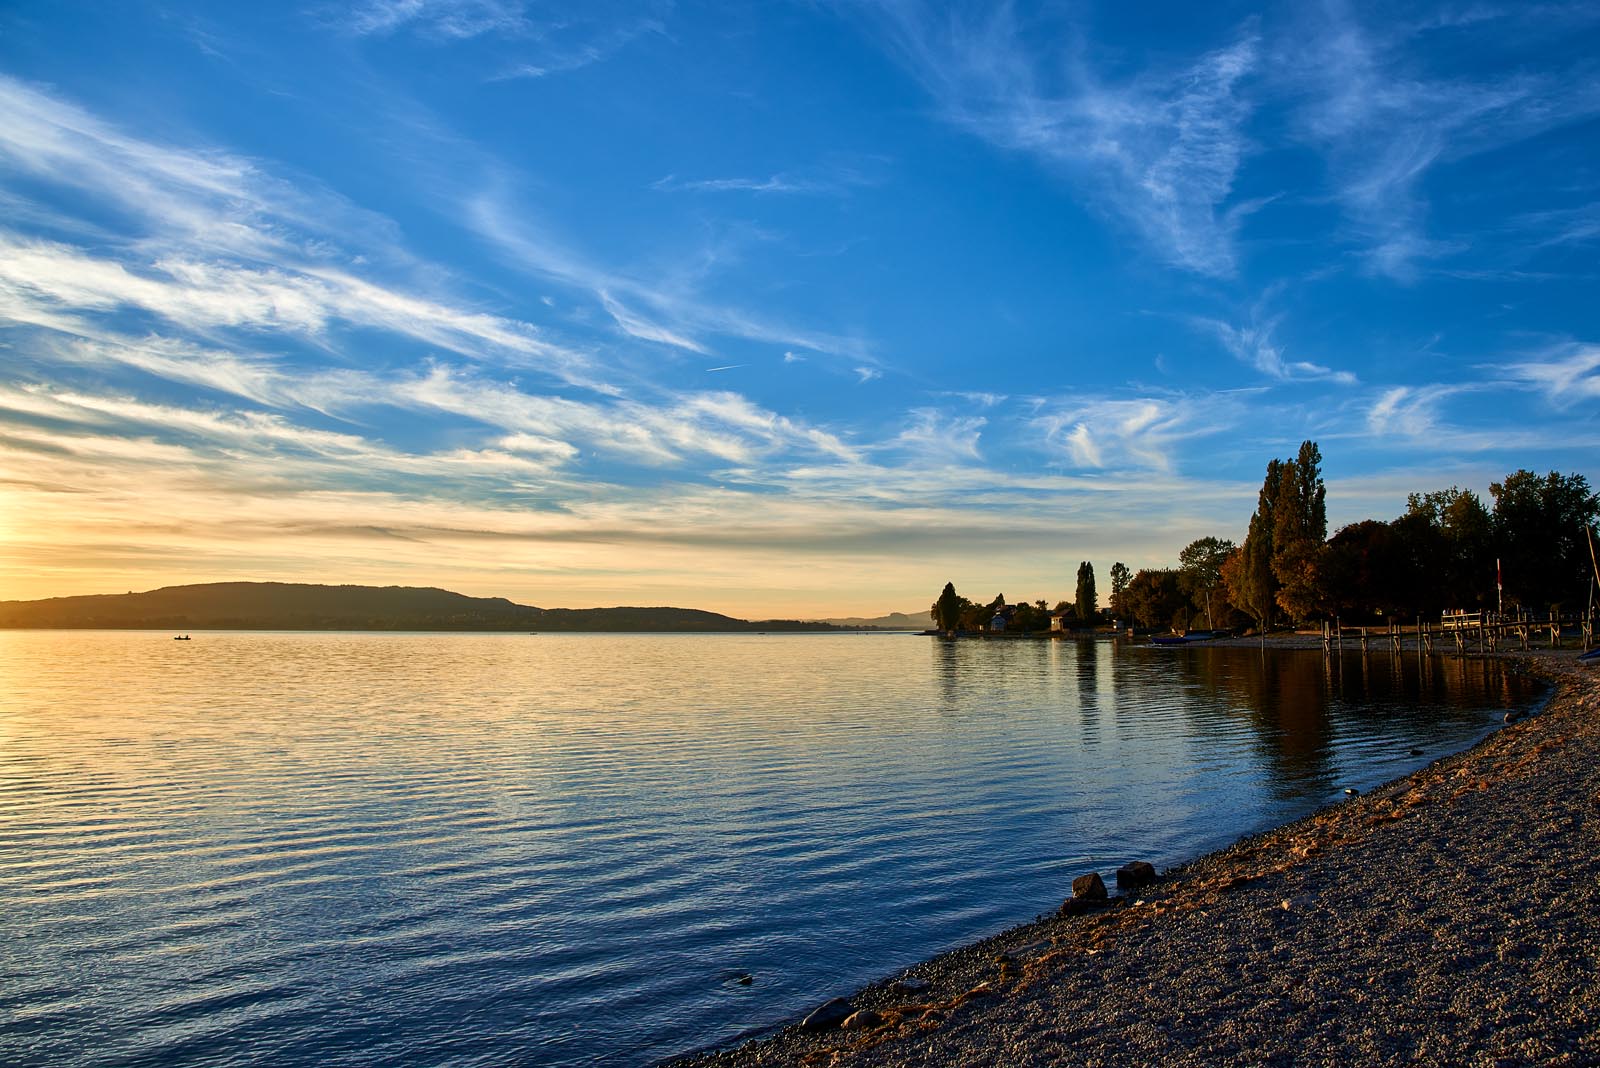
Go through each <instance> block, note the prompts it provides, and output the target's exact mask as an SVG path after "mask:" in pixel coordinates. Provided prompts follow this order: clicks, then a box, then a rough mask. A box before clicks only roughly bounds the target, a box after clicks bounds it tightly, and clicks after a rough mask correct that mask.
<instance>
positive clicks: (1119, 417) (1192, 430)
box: [1030, 394, 1240, 474]
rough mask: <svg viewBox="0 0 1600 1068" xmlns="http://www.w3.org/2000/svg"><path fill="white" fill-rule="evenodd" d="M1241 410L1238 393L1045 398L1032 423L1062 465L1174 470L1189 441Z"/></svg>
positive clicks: (1218, 429)
mask: <svg viewBox="0 0 1600 1068" xmlns="http://www.w3.org/2000/svg"><path fill="white" fill-rule="evenodd" d="M1239 411H1240V398H1239V396H1238V395H1237V394H1209V395H1206V396H1204V397H1191V396H1184V395H1173V396H1147V397H1134V398H1126V399H1124V398H1108V397H1100V398H1088V399H1080V398H1072V399H1065V398H1062V399H1046V400H1041V401H1040V402H1039V404H1038V410H1037V412H1036V413H1035V414H1034V416H1033V417H1032V419H1031V420H1030V426H1031V427H1032V428H1033V429H1034V430H1035V431H1036V432H1037V434H1038V435H1039V447H1040V448H1042V449H1043V450H1044V451H1046V452H1048V453H1050V454H1052V455H1053V456H1054V457H1056V462H1057V463H1059V464H1060V465H1062V466H1065V467H1072V468H1077V469H1079V470H1086V471H1118V470H1140V469H1142V470H1147V471H1158V472H1163V473H1167V474H1171V473H1175V472H1176V471H1178V470H1179V469H1180V467H1181V465H1180V463H1179V460H1180V459H1181V453H1182V450H1183V449H1184V447H1185V446H1186V445H1187V444H1188V443H1189V442H1192V441H1195V440H1198V439H1200V438H1204V437H1208V436H1211V435H1214V434H1220V433H1223V432H1225V431H1226V430H1228V429H1230V428H1232V427H1233V426H1235V425H1236V422H1237V418H1238V415H1239Z"/></svg>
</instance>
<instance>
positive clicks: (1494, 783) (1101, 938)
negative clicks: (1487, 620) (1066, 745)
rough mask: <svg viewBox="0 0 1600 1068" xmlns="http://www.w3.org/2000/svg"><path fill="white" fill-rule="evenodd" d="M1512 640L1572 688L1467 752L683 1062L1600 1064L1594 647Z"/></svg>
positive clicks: (1599, 731)
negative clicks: (814, 1020)
mask: <svg viewBox="0 0 1600 1068" xmlns="http://www.w3.org/2000/svg"><path fill="white" fill-rule="evenodd" d="M1274 644H1276V643H1274ZM1503 655H1506V656H1507V657H1508V658H1510V659H1512V660H1515V661H1517V662H1518V663H1520V664H1522V665H1525V666H1526V667H1527V669H1528V670H1530V671H1532V672H1535V673H1537V674H1539V675H1541V676H1543V677H1545V678H1548V679H1550V680H1551V681H1552V682H1554V683H1555V686H1556V689H1555V692H1554V694H1553V696H1552V698H1551V699H1550V701H1549V703H1548V704H1547V705H1546V706H1545V707H1544V708H1543V709H1542V710H1541V711H1540V712H1539V713H1538V714H1537V715H1535V716H1533V717H1531V718H1527V719H1524V720H1521V721H1520V722H1516V723H1513V724H1511V725H1509V726H1507V727H1506V728H1504V729H1503V730H1500V731H1497V732H1496V733H1494V734H1492V735H1491V736H1489V737H1488V738H1487V739H1485V740H1484V741H1483V742H1481V743H1480V744H1478V745H1477V746H1475V747H1474V748H1472V749H1470V750H1468V751H1467V752H1465V753H1461V754H1457V755H1455V756H1452V757H1447V758H1445V759H1443V760H1440V761H1438V762H1436V763H1434V764H1432V765H1430V766H1429V767H1427V768H1425V769H1423V770H1421V771H1419V772H1417V773H1416V774H1414V775H1411V776H1407V777H1406V778H1404V779H1400V780H1397V781H1396V782H1393V783H1390V784H1389V785H1387V786H1385V787H1382V788H1380V789H1378V790H1374V791H1372V792H1371V793H1369V794H1367V795H1365V796H1361V797H1356V798H1353V799H1351V800H1349V801H1346V802H1344V803H1341V804H1338V805H1335V806H1332V807H1330V808H1327V809H1324V810H1322V811H1321V812H1318V813H1316V814H1314V815H1312V816H1310V817H1308V818H1306V819H1304V820H1301V821H1299V822H1297V823H1293V824H1290V825H1288V826H1285V827H1281V828H1278V829H1276V830H1273V831H1269V832H1267V833H1265V834H1261V835H1257V836H1253V837H1250V838H1246V839H1242V840H1241V841H1239V842H1238V843H1236V844H1235V845H1233V846H1231V847H1229V848H1227V849H1224V850H1221V851H1219V852H1216V853H1212V854H1209V855H1207V856H1205V857H1202V858H1200V859H1199V860H1196V861H1194V862H1192V863H1189V864H1187V865H1184V866H1183V867H1181V868H1178V869H1174V870H1172V871H1170V872H1167V873H1166V874H1165V877H1164V878H1163V879H1162V881H1161V882H1159V883H1158V884H1156V885H1154V886H1150V887H1147V888H1144V889H1141V890H1139V891H1136V892H1132V893H1129V894H1127V895H1126V896H1125V897H1124V898H1123V899H1122V900H1120V901H1114V902H1113V903H1111V904H1110V905H1108V906H1107V907H1105V908H1104V909H1101V910H1097V911H1095V912H1092V913H1089V914H1087V915H1081V916H1073V917H1059V916H1052V917H1050V918H1046V919H1041V920H1039V921H1036V922H1034V923H1029V924H1024V925H1022V926H1020V927H1017V928H1013V929H1012V930H1009V931H1006V932H1004V933H1002V934H1000V935H997V936H995V937H993V938H990V939H987V940H985V941H983V942H980V943H977V944H975V945H972V946H967V947H964V948H962V949H958V950H955V951H953V952H951V953H947V954H944V955H942V956H940V957H937V958H934V959H933V960H930V961H927V962H925V963H923V964H921V965H918V966H916V967H914V968H912V969H909V970H908V971H907V972H905V973H902V975H899V976H894V977H890V978H888V979H885V980H884V981H882V982H880V983H877V984H874V985H873V986H871V987H868V988H866V989H864V990H862V991H859V992H858V993H857V994H856V995H855V996H854V997H852V998H851V999H850V1001H851V1008H852V1009H853V1010H863V1011H862V1014H861V1015H860V1016H858V1017H856V1018H855V1020H853V1021H850V1022H851V1023H852V1025H853V1026H851V1027H849V1028H848V1029H846V1028H842V1027H838V1026H835V1027H832V1028H829V1029H827V1030H822V1031H808V1030H806V1029H804V1028H803V1027H801V1026H800V1025H799V1024H798V1023H797V1024H794V1025H791V1026H789V1027H786V1028H785V1029H783V1030H782V1031H779V1032H778V1033H777V1034H775V1035H773V1036H771V1037H768V1038H764V1039H760V1040H757V1041H753V1042H749V1043H745V1044H744V1045H741V1046H738V1047H735V1048H733V1049H729V1050H723V1051H717V1052H711V1053H705V1054H700V1055H697V1056H694V1057H691V1058H686V1059H683V1060H679V1061H674V1062H672V1063H673V1065H674V1066H675V1068H690V1066H693V1068H713V1066H715V1068H744V1066H752V1065H807V1066H815V1065H834V1064H838V1065H852V1066H883V1065H1086V1066H1089V1065H1130V1066H1132V1065H1140V1066H1143V1065H1152V1064H1163V1065H1169V1064H1170V1065H1296V1066H1299V1065H1341V1066H1346V1065H1368V1064H1370V1065H1378V1064H1383V1065H1393V1064H1413V1063H1429V1064H1459V1065H1471V1066H1478V1065H1484V1066H1503V1065H1545V1064H1550V1065H1600V668H1595V667H1591V668H1583V667H1580V666H1578V665H1577V664H1576V662H1575V655H1576V654H1575V653H1573V652H1572V651H1571V650H1567V651H1564V652H1563V651H1552V652H1533V653H1516V654H1503ZM1130 859H1134V858H1130ZM1111 889H1112V892H1113V894H1115V886H1114V885H1113V886H1112V888H1111ZM1067 892H1068V888H1066V887H1063V894H1064V896H1065V894H1066V893H1067ZM906 979H912V980H915V982H912V983H910V984H906V983H905V982H904V980H906ZM921 983H926V984H927V985H926V988H925V989H912V988H914V987H919V986H920V984H921Z"/></svg>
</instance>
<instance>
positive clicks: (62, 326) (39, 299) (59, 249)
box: [0, 231, 592, 383]
mask: <svg viewBox="0 0 1600 1068" xmlns="http://www.w3.org/2000/svg"><path fill="white" fill-rule="evenodd" d="M130 310H133V311H140V312H145V313H149V314H152V315H156V316H159V317H160V318H162V319H164V320H166V321H167V322H168V323H170V324H172V325H173V326H176V327H178V328H180V329H182V330H185V331H191V332H194V333H196V334H199V335H201V336H215V334H216V332H218V331H231V330H239V329H243V330H252V331H271V332H287V333H290V334H295V335H299V336H301V337H303V338H307V339H312V340H319V341H323V340H325V339H326V336H327V334H328V331H329V330H330V328H331V327H332V326H333V325H334V324H335V323H342V324H347V325H349V326H354V327H366V328H373V329H380V330H384V331H386V332H389V333H392V334H396V335H401V336H407V337H410V338H413V339H415V340H417V341H420V342H423V343H426V344H429V345H434V346H438V347H440V348H444V349H447V350H449V351H452V352H456V353H458V354H461V355H464V356H472V357H475V358H488V357H493V358H495V359H497V360H507V361H510V362H513V363H521V364H523V365H524V366H528V367H537V368H538V369H542V370H546V371H549V372H551V373H552V374H555V375H557V376H558V377H565V378H567V379H569V380H571V381H574V382H579V381H581V382H584V383H589V382H591V381H592V377H591V376H590V375H589V371H588V365H589V361H588V358H587V357H586V356H585V355H584V354H582V353H580V352H577V351H575V350H573V349H570V348H566V347H564V346H560V345H556V344H552V343H550V342H547V341H545V340H544V339H543V338H542V337H541V336H540V333H539V331H538V330H537V329H536V328H534V327H532V326H531V325H529V324H527V323H524V322H520V321H518V320H514V319H509V318H505V317H501V316H496V315H490V314H485V313H481V312H474V311H468V310H463V309H460V308H456V307H452V306H449V305H446V304H442V303H439V302H437V301H433V300H429V299H426V298H422V297H417V296H413V295H411V294H407V293H403V292H399V291H397V290H395V289H392V288H389V287H385V286H381V285H377V284H375V283H372V282H369V281H366V280H364V279H362V278H359V277H357V276H355V275H353V274H350V273H348V272H346V271H343V270H338V269H332V268H325V267H320V266H312V265H307V266H304V267H301V268H299V269H295V268H290V267H267V268H255V267H247V266H242V265H239V264H230V263H225V262H220V261H198V260H193V259H182V258H177V257H176V256H174V257H170V258H163V259H158V260H155V261H153V262H140V258H139V257H138V256H137V255H135V256H132V257H128V258H127V259H124V260H116V259H110V258H107V257H102V256H93V255H90V254H88V253H86V252H84V251H83V250H81V249H79V248H77V247H75V246H70V245H65V244H61V243H58V242H49V241H41V240H36V239H32V240H31V239H28V238H22V237H19V236H17V235H14V234H7V233H5V232H4V231H0V311H3V312H4V313H5V315H6V316H7V317H8V318H10V319H11V320H12V321H13V322H18V323H32V324H35V325H39V326H44V327H48V328H50V329H56V330H67V331H71V332H74V333H80V334H81V333H92V332H93V327H92V326H89V325H86V324H85V323H84V319H85V317H86V316H105V315H111V314H114V313H120V312H127V311H130Z"/></svg>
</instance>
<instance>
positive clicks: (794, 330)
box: [465, 193, 876, 361]
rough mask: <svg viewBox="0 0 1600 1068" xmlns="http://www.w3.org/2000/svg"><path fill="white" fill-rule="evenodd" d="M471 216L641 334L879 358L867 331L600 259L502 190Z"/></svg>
mask: <svg viewBox="0 0 1600 1068" xmlns="http://www.w3.org/2000/svg"><path fill="white" fill-rule="evenodd" d="M465 216H466V222H467V225H468V226H469V227H470V228H471V229H472V230H473V231H474V232H475V233H476V234H477V235H478V236H479V237H480V238H482V239H483V240H484V241H485V242H486V243H487V244H488V245H489V246H490V247H492V248H494V249H496V250H498V252H499V253H500V254H501V255H502V256H503V257H504V258H505V260H506V261H507V262H508V263H509V264H510V265H511V266H513V267H515V268H517V269H519V270H522V271H526V272H530V273H533V274H537V275H539V276H541V277H544V278H548V279H551V280H554V281H557V282H560V283H561V284H563V285H568V286H572V287H575V288H577V289H579V290H583V291H586V292H588V293H589V294H591V295H592V296H593V297H594V298H595V299H596V300H597V301H598V302H599V303H600V305H601V306H602V307H603V308H604V310H605V312H606V314H607V315H609V316H610V317H611V318H612V320H613V321H614V322H615V323H616V325H617V327H618V328H619V329H621V330H622V331H623V332H624V333H626V334H629V335H630V336H633V337H637V338H639V339H641V340H645V341H654V342H659V343H661V344H667V345H672V346H674V347H676V348H681V349H684V350H686V351H689V352H694V353H696V354H699V355H704V354H706V353H708V352H710V351H711V344H710V342H709V341H708V340H706V339H707V338H709V337H714V336H719V335H720V336H724V337H735V338H743V339H747V340H753V341H761V342H765V343H768V344H772V345H780V346H792V347H794V348H800V349H803V350H806V351H808V352H811V353H813V354H821V355H830V356H837V357H843V358H846V359H853V360H857V361H875V359H876V358H875V357H874V355H873V353H872V351H871V346H870V345H869V344H868V343H867V342H865V341H863V340H862V339H860V338H856V337H848V336H844V335H838V334H828V333H823V332H819V331H812V330H807V329H804V328H800V327H795V326H791V325H789V324H787V323H783V322H778V321H773V320H771V319H769V318H767V317H765V316H762V315H760V314H758V313H753V312H750V311H747V310H745V309H743V308H739V307H735V306H733V305H730V304H726V303H721V302H718V301H716V300H712V299H707V298H706V297H704V296H702V295H701V294H700V293H699V292H698V291H697V289H696V288H695V287H694V285H693V284H692V280H691V279H688V278H683V279H681V280H680V281H679V282H678V284H676V285H673V284H668V282H667V281H666V280H664V279H662V278H660V277H659V276H658V277H657V278H654V279H650V280H646V279H645V278H643V277H639V276H637V275H635V274H632V273H629V272H626V271H622V270H615V269H612V268H609V267H605V266H601V265H598V264H596V263H594V262H593V261H592V260H591V259H590V258H588V257H585V256H583V255H580V254H579V253H577V252H575V251H574V250H572V249H571V248H569V247H567V246H565V245H564V244H562V243H561V242H560V241H559V240H557V239H556V238H554V237H553V236H551V235H550V234H548V233H545V232H542V231H540V230H538V229H537V228H536V227H535V226H534V225H532V224H531V223H530V222H529V219H528V212H527V211H525V210H521V209H518V208H516V207H514V206H513V205H512V204H510V203H509V202H508V201H507V200H505V199H504V198H503V197H502V196H500V195H498V194H494V193H483V194H479V195H476V196H474V197H471V198H470V199H469V200H468V202H467V203H466V205H465ZM791 351H792V350H791ZM786 355H787V354H786Z"/></svg>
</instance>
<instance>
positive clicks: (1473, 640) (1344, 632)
mask: <svg viewBox="0 0 1600 1068" xmlns="http://www.w3.org/2000/svg"><path fill="white" fill-rule="evenodd" d="M1407 637H1410V638H1413V639H1414V640H1415V648H1416V649H1417V650H1418V651H1419V652H1427V653H1431V652H1433V651H1434V650H1435V648H1444V649H1453V650H1454V651H1455V653H1456V654H1457V655H1464V654H1466V653H1469V652H1492V651H1494V650H1496V649H1499V648H1500V647H1501V643H1502V642H1507V641H1509V642H1514V643H1518V644H1519V645H1520V647H1521V648H1523V649H1531V648H1532V647H1533V643H1534V642H1535V641H1540V642H1543V641H1545V640H1548V641H1549V645H1550V648H1552V649H1559V648H1561V645H1562V642H1563V641H1564V640H1567V639H1576V641H1577V643H1578V647H1579V648H1580V649H1588V648H1592V647H1593V646H1594V617H1593V615H1589V614H1584V615H1580V614H1577V613H1567V614H1565V615H1562V614H1558V613H1555V612H1551V613H1549V614H1548V615H1547V616H1545V617H1542V618H1541V617H1538V616H1535V615H1534V614H1533V613H1531V612H1523V613H1517V614H1506V615H1501V614H1497V613H1494V612H1446V613H1444V614H1443V615H1441V616H1440V617H1439V622H1438V624H1436V625H1435V624H1430V623H1429V622H1427V621H1426V620H1424V619H1423V618H1421V617H1420V616H1419V617H1418V618H1417V622H1416V624H1415V625H1414V626H1411V625H1404V624H1397V623H1394V622H1390V623H1389V624H1387V625H1386V626H1384V627H1345V626H1342V625H1341V624H1340V623H1339V621H1338V620H1337V619H1335V620H1334V621H1333V622H1332V623H1326V622H1325V623H1323V625H1322V652H1323V655H1325V656H1326V655H1331V654H1332V653H1333V652H1334V651H1335V650H1338V651H1343V650H1344V649H1345V648H1346V644H1345V643H1346V642H1348V641H1351V640H1354V641H1355V642H1356V643H1357V644H1358V645H1359V647H1360V649H1361V651H1362V652H1363V653H1365V652H1367V651H1368V649H1369V643H1371V642H1373V641H1378V642H1382V643H1384V644H1385V645H1387V646H1388V648H1389V650H1390V651H1391V652H1395V653H1398V652H1400V651H1401V649H1402V648H1403V646H1404V644H1405V641H1406V638H1407Z"/></svg>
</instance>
